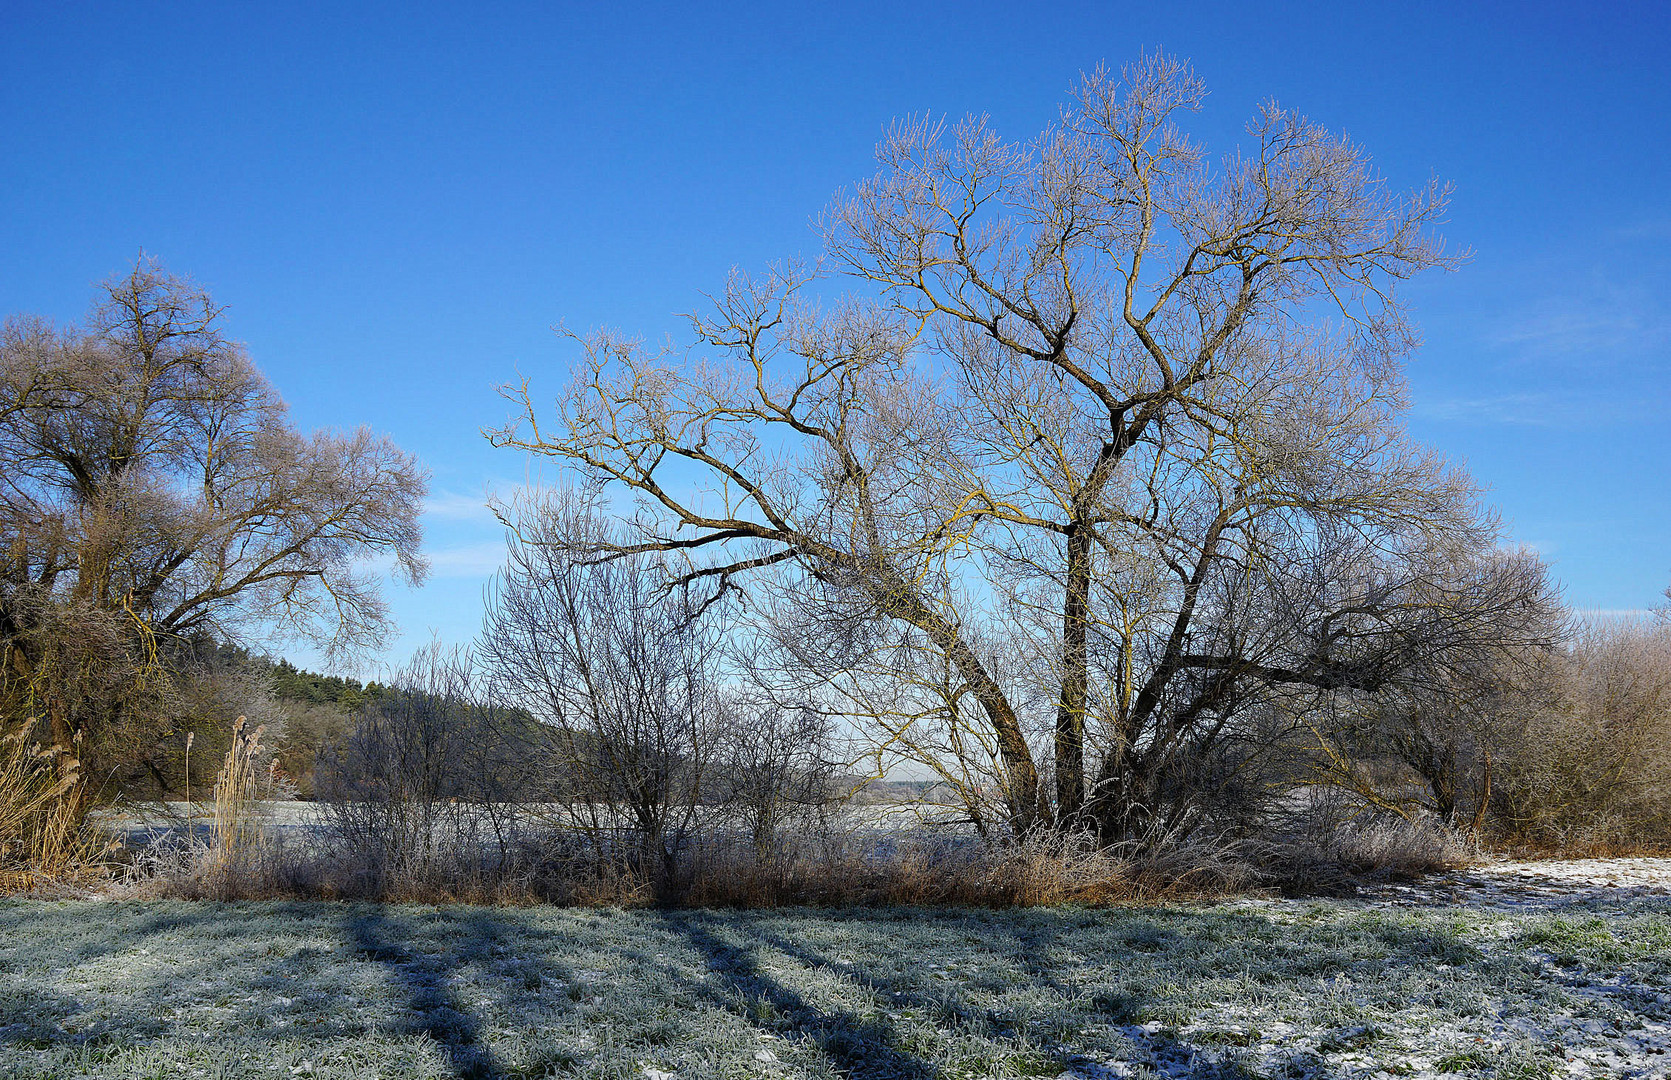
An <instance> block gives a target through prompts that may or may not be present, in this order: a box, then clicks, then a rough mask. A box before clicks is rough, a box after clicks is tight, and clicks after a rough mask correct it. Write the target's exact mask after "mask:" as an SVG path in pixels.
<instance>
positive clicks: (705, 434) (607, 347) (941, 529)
mask: <svg viewBox="0 0 1671 1080" xmlns="http://www.w3.org/2000/svg"><path fill="white" fill-rule="evenodd" d="M1203 93H1204V91H1203V90H1202V87H1201V85H1200V83H1199V82H1198V81H1197V80H1196V79H1195V77H1194V76H1193V74H1192V73H1191V72H1190V71H1189V69H1188V68H1187V67H1186V66H1185V65H1183V64H1181V63H1179V62H1177V61H1174V60H1171V59H1168V58H1164V57H1158V56H1156V57H1146V58H1144V59H1143V60H1142V61H1140V62H1139V63H1138V64H1135V65H1133V66H1132V67H1130V68H1128V69H1127V70H1126V72H1125V73H1124V78H1123V80H1115V79H1113V78H1111V77H1109V76H1108V75H1107V74H1106V73H1104V72H1102V71H1100V70H1099V71H1098V72H1097V73H1095V74H1093V75H1091V76H1089V77H1087V78H1086V80H1085V81H1084V84H1083V86H1082V87H1081V89H1080V92H1079V95H1078V97H1077V100H1076V101H1075V103H1074V105H1073V106H1072V107H1071V108H1069V109H1068V110H1066V112H1065V113H1064V118H1063V122H1062V124H1061V125H1060V126H1059V127H1057V128H1054V129H1051V130H1049V131H1047V132H1045V133H1044V134H1043V135H1041V136H1040V137H1039V138H1037V139H1035V140H1034V141H1033V142H1031V143H1028V144H1025V145H1022V144H1015V143H1009V142H1005V141H1003V140H1002V139H1000V138H999V137H998V136H997V135H996V134H995V133H994V132H993V131H992V130H991V129H990V128H989V126H988V125H987V123H986V122H985V121H984V120H980V119H971V120H969V121H966V122H964V123H963V124H961V125H958V126H956V127H955V128H951V129H949V130H948V129H947V128H946V127H945V126H944V125H942V124H938V123H929V122H926V121H925V122H911V123H906V124H902V125H899V126H897V127H896V128H895V129H894V130H893V131H892V132H891V133H890V135H889V137H888V138H887V139H886V140H885V141H884V142H883V144H882V146H881V148H880V150H879V157H880V159H881V163H882V168H881V171H880V172H879V174H878V175H877V176H876V178H874V179H873V180H871V181H868V182H866V183H864V184H862V185H860V186H859V187H858V188H857V189H856V190H855V191H854V192H853V193H852V194H851V195H850V196H848V197H846V198H843V199H841V200H839V201H838V203H837V205H836V206H835V208H834V209H833V210H832V211H831V212H830V214H829V216H828V218H827V222H828V235H827V238H828V244H829V247H830V251H831V254H832V256H833V258H834V260H835V261H836V263H837V264H838V265H840V266H842V267H844V268H845V269H846V270H847V271H848V272H849V273H851V274H853V275H856V276H857V277H859V278H861V279H863V280H864V281H865V282H867V283H868V284H869V286H870V287H871V288H873V289H879V290H880V294H881V300H880V302H878V303H862V302H855V303H852V304H848V305H846V306H843V307H840V308H838V309H836V310H834V311H833V312H821V311H819V310H817V309H816V308H814V307H812V306H811V305H810V304H808V303H806V302H804V301H803V300H801V299H800V297H801V295H802V293H803V291H804V288H805V284H806V279H805V276H804V275H800V274H797V273H795V272H794V271H792V270H780V271H774V272H773V273H772V274H769V275H768V276H767V277H765V278H764V279H762V280H758V281H755V280H748V279H744V278H740V277H739V278H734V279H733V281H732V282H731V283H730V285H729V286H728V288H727V290H726V291H725V293H724V294H723V295H722V296H721V297H720V298H719V300H718V302H717V310H716V313H715V314H714V315H712V316H705V317H699V318H694V319H693V320H692V325H693V329H694V331H695V336H696V339H697V342H698V343H699V344H700V345H702V346H705V347H707V348H710V349H713V350H716V351H717V352H719V353H720V355H721V357H723V358H724V359H721V360H716V361H712V362H701V363H689V364H679V363H677V362H675V361H674V360H673V359H672V358H670V357H666V356H657V355H649V354H646V353H644V352H643V351H642V350H641V349H639V348H638V347H637V346H636V344H635V343H633V342H630V341H627V340H624V339H621V338H618V337H612V336H608V335H600V336H596V337H592V338H589V339H583V340H582V341H581V344H582V346H583V350H584V356H585V359H584V361H583V362H582V363H581V365H580V369H579V371H578V372H577V375H576V378H575V380H574V383H573V385H572V387H571V389H570V391H569V393H568V395H567V396H566V398H565V399H564V401H563V403H562V407H561V410H560V417H559V419H558V421H557V423H556V425H555V427H542V426H541V425H540V423H539V420H538V412H537V410H536V408H535V406H534V403H533V400H532V398H531V396H530V392H529V390H528V388H527V386H526V384H524V385H523V386H521V387H518V388H514V389H513V390H511V391H510V396H511V398H512V399H513V400H514V401H515V402H516V403H517V405H518V406H519V408H520V409H521V412H522V416H521V418H520V421H519V423H517V424H513V425H512V426H510V427H507V428H506V429H504V430H502V431H499V432H497V433H495V435H494V438H495V439H496V441H497V442H499V443H501V444H504V445H512V446H517V447H521V448H524V449H527V450H531V451H534V452H539V453H544V454H550V455H554V456H556V457H558V458H561V459H563V460H565V461H566V462H569V463H570V464H572V465H574V466H576V467H577V468H578V469H580V470H581V471H582V472H583V473H585V474H587V475H588V476H589V477H590V478H592V479H593V480H595V481H597V482H600V483H603V484H610V485H616V486H618V487H619V488H621V489H624V490H627V491H632V492H634V493H636V495H637V496H638V499H639V510H638V513H637V516H636V517H635V519H634V521H633V528H634V535H633V536H632V537H631V538H629V539H625V540H614V539H609V538H600V539H599V541H598V544H597V547H596V551H597V553H598V554H599V555H600V556H602V557H610V556H614V557H621V558H638V557H641V556H642V555H644V554H646V553H652V552H653V553H658V554H660V555H661V556H663V557H666V558H676V559H680V560H683V562H682V564H681V565H680V566H679V567H678V568H677V573H676V574H675V580H676V581H677V582H678V583H680V584H684V585H693V586H694V585H700V584H706V585H708V586H709V587H710V588H711V590H712V592H711V594H710V595H716V596H717V595H719V594H720V593H722V592H724V591H727V590H728V589H731V588H733V587H741V586H742V584H743V582H744V580H745V579H759V578H760V577H761V575H762V573H763V572H766V571H772V572H774V573H782V572H784V571H788V572H790V573H791V574H793V575H798V580H797V582H796V586H797V587H796V592H797V593H798V595H799V596H800V597H801V598H803V600H804V601H805V602H807V603H808V604H810V605H812V606H814V607H815V608H817V609H818V614H817V616H816V618H814V619H812V620H810V621H809V623H808V626H809V628H812V629H819V628H821V629H822V630H824V631H827V632H828V633H829V635H830V640H831V642H832V647H831V648H830V649H828V650H825V652H826V654H827V655H829V656H831V657H838V656H839V657H840V658H842V662H843V663H844V664H848V665H854V664H855V662H856V661H860V662H857V664H856V667H855V666H848V667H846V668H843V669H842V670H845V671H849V672H851V671H854V670H858V671H872V672H876V673H877V674H878V675H881V674H883V673H884V672H886V671H889V670H892V671H897V672H909V673H914V674H912V675H911V677H910V678H909V679H907V680H905V682H904V684H903V685H904V686H906V687H908V688H909V690H910V692H909V693H907V694H905V695H903V696H902V697H900V698H898V699H896V700H895V701H894V702H888V701H886V700H884V699H881V698H879V697H878V696H877V695H876V694H875V693H874V690H875V687H874V686H872V687H871V688H870V690H867V691H866V695H865V696H868V697H869V698H870V700H871V701H873V702H875V704H876V707H875V708H868V707H861V708H860V709H859V714H860V717H861V719H864V720H866V721H871V722H876V721H880V724H881V728H882V731H881V737H882V739H883V740H884V741H885V742H886V743H887V745H889V746H890V747H894V748H909V747H911V746H913V745H914V746H916V747H918V748H928V749H929V751H930V752H931V754H938V753H940V752H941V750H942V749H949V751H950V752H951V753H952V754H953V755H961V754H963V753H965V752H970V753H973V754H974V755H975V756H976V758H977V759H979V760H978V761H977V765H978V768H976V769H975V770H974V773H975V774H976V779H975V780H974V781H973V787H974V788H975V789H978V790H979V791H980V793H981V794H982V795H983V797H987V796H990V797H995V798H997V799H998V800H1000V802H1001V804H1002V806H1003V808H1004V812H1005V815H1006V817H1007V819H1008V824H1009V825H1010V827H1011V828H1013V829H1014V830H1015V831H1017V832H1020V833H1026V832H1028V831H1030V830H1032V829H1034V828H1036V827H1038V826H1040V825H1042V824H1046V823H1049V824H1053V825H1054V826H1055V827H1057V828H1061V829H1067V830H1077V829H1082V828H1089V829H1092V830H1094V831H1096V832H1097V833H1098V834H1099V835H1101V836H1103V837H1105V838H1109V839H1118V838H1128V837H1134V836H1142V835H1148V834H1151V833H1153V832H1155V831H1156V830H1157V829H1170V828H1173V827H1175V826H1177V825H1179V824H1181V823H1182V822H1183V821H1184V820H1185V819H1187V818H1188V817H1190V816H1191V815H1192V814H1193V815H1194V816H1195V817H1197V818H1198V817H1199V816H1200V814H1199V806H1193V807H1192V806H1191V805H1190V802H1189V800H1188V799H1187V798H1184V799H1182V800H1181V801H1180V800H1179V798H1177V797H1174V796H1173V795H1167V794H1166V792H1168V791H1171V792H1174V793H1176V792H1177V790H1178V789H1177V785H1175V784H1172V783H1171V782H1170V781H1168V779H1167V778H1168V777H1176V776H1178V775H1179V768H1180V766H1181V765H1182V764H1183V763H1186V762H1188V761H1192V760H1193V761H1204V760H1207V758H1208V757H1210V755H1211V753H1212V751H1213V748H1214V747H1215V746H1216V745H1222V744H1223V740H1225V739H1229V738H1231V737H1233V736H1235V735H1237V734H1238V733H1239V732H1241V731H1243V730H1244V727H1243V721H1244V719H1245V718H1248V717H1251V716H1253V715H1255V714H1260V715H1265V714H1268V705H1269V703H1270V702H1271V700H1272V698H1273V695H1281V694H1287V693H1292V692H1295V691H1297V690H1303V691H1308V692H1315V693H1337V692H1370V691H1374V690H1377V689H1379V688H1380V687H1382V686H1384V685H1386V684H1387V682H1388V680H1389V679H1391V678H1392V677H1394V676H1395V675H1396V674H1397V673H1398V672H1400V671H1401V670H1404V669H1405V668H1406V667H1407V666H1408V665H1409V664H1411V663H1412V662H1414V661H1415V659H1417V658H1419V657H1420V656H1422V655H1424V654H1425V653H1426V652H1427V651H1429V650H1431V649H1432V648H1434V647H1436V643H1437V642H1438V641H1441V640H1446V639H1453V638H1457V637H1459V636H1466V635H1468V634H1471V633H1480V632H1488V631H1489V629H1490V628H1491V627H1493V626H1495V625H1497V624H1496V623H1495V622H1494V621H1493V620H1492V619H1491V618H1490V614H1491V611H1492V610H1494V609H1495V608H1496V607H1500V606H1501V605H1502V604H1504V603H1510V604H1512V603H1515V602H1518V601H1517V599H1516V598H1512V597H1509V598H1505V597H1502V596H1498V595H1495V594H1490V595H1487V594H1482V593H1480V592H1479V591H1478V590H1476V589H1474V588H1473V586H1472V584H1471V582H1470V581H1469V580H1468V579H1467V575H1466V573H1465V572H1461V571H1459V569H1458V568H1459V567H1466V566H1467V565H1470V564H1471V563H1472V562H1473V561H1475V560H1477V559H1478V558H1480V557H1481V556H1482V554H1483V553H1484V552H1486V551H1488V550H1489V549H1490V547H1491V545H1492V544H1493V543H1494V541H1495V536H1496V530H1495V525H1494V523H1493V522H1492V521H1491V520H1490V518H1489V517H1488V516H1487V515H1484V514H1482V513H1481V512H1480V511H1479V509H1478V507H1477V505H1476V502H1475V493H1474V489H1473V486H1472V484H1471V483H1470V482H1469V481H1468V479H1467V478H1466V477H1465V476H1464V475H1462V474H1461V473H1460V472H1458V471H1456V470H1454V469H1451V468H1449V467H1448V466H1447V465H1446V464H1445V463H1444V462H1443V461H1441V460H1440V459H1438V458H1437V457H1436V456H1434V455H1432V454H1430V453H1426V452H1424V451H1422V450H1421V449H1419V448H1417V447H1413V446H1411V445H1410V444H1409V443H1408V442H1407V441H1406V439H1405V436H1404V434H1403V431H1402V427H1401V423H1400V413H1401V410H1402V409H1403V407H1404V395H1403V387H1402V382H1401V379H1400V367H1401V365H1400V361H1401V358H1402V356H1403V354H1404V353H1405V352H1406V351H1407V350H1408V349H1409V348H1410V347H1411V345H1412V343H1413V332H1412V331H1411V329H1410V327H1409V326H1408V324H1407V322H1406V320H1405V317H1404V312H1403V309H1402V307H1401V305H1400V303H1399V302H1398V300H1397V297H1396V295H1395V293H1394V291H1393V285H1394V283H1395V282H1396V281H1397V280H1399V279H1402V278H1405V277H1408V276H1410V275H1412V274H1415V273H1417V272H1419V271H1421V270H1423V269H1425V268H1429V267H1433V266H1443V265H1448V264H1449V262H1450V260H1448V259H1447V258H1446V257H1445V256H1444V254H1443V252H1442V248H1441V246H1440V244H1439V243H1438V241H1436V240H1435V239H1433V238H1432V236H1431V235H1430V227H1431V226H1432V225H1433V223H1435V222H1436V221H1437V220H1438V218H1439V216H1440V214H1441V212H1442V210H1443V207H1444V202H1445V198H1444V192H1443V190H1441V189H1439V188H1437V187H1435V186H1431V185H1430V186H1429V187H1428V188H1426V189H1425V190H1423V191H1420V192H1417V193H1415V194H1413V195H1408V196H1401V195H1395V194H1393V193H1391V192H1389V191H1388V190H1387V189H1386V187H1385V185H1384V184H1383V183H1382V182H1381V181H1380V180H1379V179H1378V178H1377V177H1376V176H1375V174H1374V173H1373V172H1372V171H1371V169H1370V167H1369V164H1368V161H1367V159H1366V157H1365V155H1364V154H1363V152H1362V151H1361V150H1359V149H1358V148H1357V147H1356V146H1354V145H1352V144H1351V143H1349V142H1347V141H1346V140H1344V139H1342V138H1339V137H1337V136H1334V135H1331V134H1330V133H1329V132H1327V131H1325V130H1324V129H1322V128H1321V127H1319V126H1318V125H1316V124H1313V123H1311V122H1309V121H1307V120H1305V119H1304V118H1302V117H1299V116H1296V115H1294V114H1292V113H1289V112H1286V111H1284V110H1281V109H1279V108H1277V107H1276V106H1275V105H1267V106H1265V107H1263V108H1262V109H1261V110H1260V111H1259V113H1258V114H1257V116H1256V118H1255V120H1254V122H1253V124H1252V125H1250V129H1249V130H1250V135H1251V138H1252V142H1253V146H1252V148H1251V149H1250V150H1249V151H1248V152H1247V153H1245V154H1242V155H1236V156H1232V157H1230V158H1228V159H1227V160H1226V161H1225V162H1224V163H1223V164H1222V165H1221V166H1219V167H1217V168H1212V167H1209V166H1208V164H1207V161H1206V158H1205V155H1204V154H1203V153H1202V152H1201V151H1200V150H1199V149H1198V148H1197V147H1195V146H1194V145H1193V144H1192V143H1190V142H1189V141H1188V139H1186V138H1185V137H1184V136H1183V134H1182V133H1181V132H1179V130H1178V129H1177V128H1176V127H1175V126H1174V119H1175V117H1176V116H1177V115H1179V114H1180V113H1184V112H1188V111H1190V110H1192V109H1194V108H1195V107H1197V105H1198V104H1199V102H1200V100H1201V98H1202V95H1203ZM811 651H817V650H811ZM825 674H826V675H832V676H833V677H836V678H838V679H839V677H840V676H839V675H836V674H835V673H831V672H826V673H825ZM936 697H938V698H939V700H938V701H937V700H935V698H936ZM854 700H857V698H856V697H855V698H854ZM925 724H928V725H930V726H933V727H934V728H935V729H936V730H937V731H938V734H936V735H934V736H933V737H931V738H918V739H917V740H916V741H915V742H914V743H913V742H912V740H911V739H910V738H907V737H905V736H907V735H910V734H911V733H915V732H920V731H921V730H922V728H923V725H925ZM1041 758H1042V762H1043V763H1042V765H1041ZM988 760H989V761H990V765H988V764H987V761H988ZM929 763H930V764H931V766H933V767H935V768H940V769H941V771H942V775H943V776H950V775H952V774H954V773H955V774H961V775H964V776H968V775H969V774H970V769H969V768H968V767H967V766H968V762H967V761H959V762H954V763H952V765H951V766H950V767H949V768H942V764H943V763H939V762H935V761H933V760H931V761H930V762H929ZM982 773H984V774H986V775H987V776H988V777H989V778H990V783H988V782H987V781H985V780H982V779H980V778H979V776H980V774H982ZM1162 803H1166V805H1162Z"/></svg>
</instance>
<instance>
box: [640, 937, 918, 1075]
mask: <svg viewBox="0 0 1671 1080" xmlns="http://www.w3.org/2000/svg"><path fill="white" fill-rule="evenodd" d="M665 918H666V925H667V927H668V929H669V930H671V931H673V932H675V933H677V934H680V935H682V936H683V937H684V938H685V939H686V940H688V941H689V942H690V943H691V944H692V945H693V946H695V947H696V948H697V949H698V950H699V951H700V952H701V953H702V954H703V955H704V956H705V957H707V961H708V970H709V971H711V972H713V973H714V974H715V976H717V985H716V982H715V981H714V980H704V981H703V982H701V983H698V984H695V986H694V987H693V989H694V990H695V991H696V992H697V993H699V994H701V995H702V996H704V997H706V998H707V999H708V1000H710V1001H712V1002H713V1003H714V1004H716V1005H718V1006H720V1007H721V1008H724V1009H726V1010H728V1011H729V1012H731V1013H733V1014H735V1015H738V1016H741V1017H742V1018H743V1019H744V1020H746V1021H748V1022H749V1023H750V1024H753V1025H754V1026H756V1027H758V1028H760V1029H762V1030H770V1031H771V1032H772V1033H773V1034H778V1035H788V1036H797V1035H798V1036H803V1037H806V1038H810V1039H811V1040H812V1041H813V1042H814V1043H815V1044H816V1045H817V1046H818V1047H819V1049H820V1050H822V1051H823V1052H824V1054H825V1055H826V1056H827V1057H828V1058H829V1061H830V1064H831V1065H832V1066H834V1068H835V1070H836V1072H837V1073H839V1074H840V1075H841V1076H844V1077H849V1078H851V1080H899V1078H904V1080H938V1078H939V1076H940V1071H939V1070H938V1069H937V1068H935V1067H934V1065H932V1064H931V1063H929V1062H927V1061H924V1060H922V1059H921V1058H918V1057H914V1056H912V1055H910V1054H907V1053H905V1052H903V1051H901V1050H899V1049H897V1048H896V1044H897V1042H898V1039H897V1037H896V1032H895V1031H894V1029H893V1025H892V1024H890V1023H888V1022H886V1021H875V1020H867V1019H864V1018H862V1017H859V1016H855V1015H854V1014H853V1013H851V1012H847V1011H845V1010H826V1009H820V1008H818V1007H817V1006H815V1005H813V1004H812V1003H810V1002H808V1001H807V1000H806V998H804V997H803V996H802V995H801V994H799V993H797V992H796V991H794V990H791V989H790V988H789V987H786V986H784V985H783V984H782V983H780V982H778V981H777V980H775V979H773V978H772V977H771V976H770V975H768V974H766V973H765V972H764V971H762V970H761V969H760V965H759V964H758V963H756V961H755V959H754V957H753V956H752V955H750V953H749V952H748V951H747V950H746V949H743V948H739V947H738V946H737V945H734V944H733V943H731V942H730V941H728V940H726V939H725V938H724V937H723V936H721V933H720V932H719V931H720V930H721V924H720V923H719V922H718V921H717V920H714V919H712V918H711V917H709V916H705V915H703V914H701V913H688V912H687V913H675V914H669V915H667V916H665Z"/></svg>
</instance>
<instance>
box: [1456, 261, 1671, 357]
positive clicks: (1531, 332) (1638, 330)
mask: <svg viewBox="0 0 1671 1080" xmlns="http://www.w3.org/2000/svg"><path fill="white" fill-rule="evenodd" d="M1668 336H1671V319H1668V318H1667V316H1666V314H1665V310H1664V304H1663V303H1662V302H1661V301H1660V300H1659V299H1658V297H1657V295H1656V293H1655V290H1654V289H1652V288H1650V287H1648V284H1647V282H1645V281H1642V282H1631V283H1626V284H1621V283H1618V282H1615V281H1611V280H1609V279H1608V278H1607V277H1606V276H1604V275H1603V274H1602V273H1600V272H1592V273H1590V274H1588V275H1581V276H1580V277H1579V278H1578V280H1576V281H1572V282H1563V283H1562V287H1561V288H1559V289H1558V290H1556V291H1551V290H1550V289H1549V288H1548V287H1547V286H1545V287H1544V288H1539V289H1537V290H1536V294H1535V295H1534V296H1532V298H1530V299H1529V300H1528V301H1527V302H1524V303H1521V304H1518V305H1515V306H1514V308H1512V309H1511V310H1509V311H1507V312H1505V313H1504V314H1503V315H1501V316H1499V317H1498V318H1496V319H1494V320H1492V321H1491V323H1489V324H1488V329H1487V331H1486V334H1485V341H1486V344H1487V345H1489V346H1491V347H1494V348H1498V349H1502V350H1505V351H1507V352H1509V353H1511V354H1514V355H1515V356H1516V357H1517V358H1519V359H1522V360H1541V361H1548V360H1555V361H1561V360H1593V359H1596V358H1598V357H1603V356H1605V358H1607V359H1612V360H1627V361H1631V362H1638V363H1639V362H1640V361H1641V360H1642V359H1643V358H1646V357H1656V356H1657V357H1664V356H1665V354H1666V348H1665V343H1666V341H1667V339H1668Z"/></svg>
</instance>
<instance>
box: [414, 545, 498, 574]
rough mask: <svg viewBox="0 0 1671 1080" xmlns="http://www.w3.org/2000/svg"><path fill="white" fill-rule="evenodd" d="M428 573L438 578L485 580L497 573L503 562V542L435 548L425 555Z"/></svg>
mask: <svg viewBox="0 0 1671 1080" xmlns="http://www.w3.org/2000/svg"><path fill="white" fill-rule="evenodd" d="M426 554H427V555H428V557H429V569H430V573H431V574H432V575H434V576H435V577H438V578H485V577H491V576H492V575H493V574H495V573H497V572H498V570H499V568H500V567H501V566H502V565H504V562H505V542H504V541H503V540H484V541H482V542H481V543H477V544H462V545H459V546H457V547H445V548H437V549H436V550H434V551H430V552H427V553H426Z"/></svg>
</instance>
